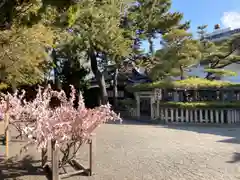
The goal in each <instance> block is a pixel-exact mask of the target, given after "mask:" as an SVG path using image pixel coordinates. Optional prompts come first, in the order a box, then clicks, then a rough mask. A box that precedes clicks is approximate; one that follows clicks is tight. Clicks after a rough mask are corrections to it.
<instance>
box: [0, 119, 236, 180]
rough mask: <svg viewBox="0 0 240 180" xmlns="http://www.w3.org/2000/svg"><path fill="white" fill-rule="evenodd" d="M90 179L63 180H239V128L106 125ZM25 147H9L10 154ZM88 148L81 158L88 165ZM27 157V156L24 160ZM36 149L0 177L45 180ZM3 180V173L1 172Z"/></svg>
mask: <svg viewBox="0 0 240 180" xmlns="http://www.w3.org/2000/svg"><path fill="white" fill-rule="evenodd" d="M96 133H97V139H96V143H97V147H96V152H97V156H96V159H95V161H96V169H95V171H94V175H93V176H92V177H84V176H75V177H71V178H68V179H67V180H78V179H79V180H237V179H238V180H239V179H240V127H236V128H233V127H217V128H216V127H196V126H173V125H172V126H162V125H161V126H160V125H143V124H140V123H136V124H135V123H127V124H123V125H119V124H106V125H102V126H101V127H100V128H99V129H98V130H97V131H96ZM23 144H24V143H22V142H14V143H11V148H10V153H11V155H14V154H17V152H18V150H19V147H18V146H22V145H23ZM86 148H87V147H83V149H81V151H80V152H79V156H78V157H79V158H80V159H81V160H82V162H84V163H87V153H86V152H87V151H86ZM27 154H28V156H27ZM39 155H40V153H37V152H36V150H35V149H29V152H28V153H25V154H22V155H21V156H19V157H18V158H17V159H18V160H19V161H18V162H17V163H15V164H14V163H12V164H11V163H10V165H9V167H8V168H6V167H5V166H4V165H0V169H4V171H3V172H2V177H3V175H5V178H6V179H7V178H8V179H14V178H18V179H21V180H31V179H33V180H44V179H46V177H45V175H44V173H43V172H42V171H41V169H39V168H38V166H39V161H38V160H39ZM0 179H1V174H0Z"/></svg>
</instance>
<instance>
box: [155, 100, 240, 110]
mask: <svg viewBox="0 0 240 180" xmlns="http://www.w3.org/2000/svg"><path fill="white" fill-rule="evenodd" d="M159 105H160V107H172V108H184V109H196V108H206V109H208V108H209V109H210V108H211V109H212V108H223V109H227V108H240V103H233V102H217V101H216V102H213V101H211V102H203V101H202V102H161V103H160V104H159Z"/></svg>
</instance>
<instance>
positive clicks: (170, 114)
mask: <svg viewBox="0 0 240 180" xmlns="http://www.w3.org/2000/svg"><path fill="white" fill-rule="evenodd" d="M159 118H160V119H161V120H163V121H165V122H170V123H173V122H177V123H214V124H224V123H225V124H233V123H239V122H240V110H238V109H204V108H198V109H184V108H170V107H164V108H160V110H159Z"/></svg>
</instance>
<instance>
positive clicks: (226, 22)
mask: <svg viewBox="0 0 240 180" xmlns="http://www.w3.org/2000/svg"><path fill="white" fill-rule="evenodd" d="M221 22H222V24H223V26H224V27H226V28H229V27H230V28H231V29H236V28H240V12H234V11H232V12H224V14H223V16H222V18H221Z"/></svg>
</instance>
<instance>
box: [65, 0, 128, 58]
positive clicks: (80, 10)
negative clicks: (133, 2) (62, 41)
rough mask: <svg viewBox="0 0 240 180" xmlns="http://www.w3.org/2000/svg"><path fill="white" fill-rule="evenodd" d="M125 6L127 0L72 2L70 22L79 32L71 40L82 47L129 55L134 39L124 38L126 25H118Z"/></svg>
mask: <svg viewBox="0 0 240 180" xmlns="http://www.w3.org/2000/svg"><path fill="white" fill-rule="evenodd" d="M125 6H126V4H125V2H124V1H110V0H104V1H101V3H99V2H98V1H90V0H83V1H81V3H79V4H77V5H74V6H71V7H70V8H69V10H68V17H69V21H68V23H69V27H71V28H72V29H73V30H74V31H75V32H77V36H75V39H74V41H72V42H71V43H77V44H78V45H79V48H81V49H82V50H87V49H89V48H93V49H94V50H95V51H96V52H99V53H104V54H107V55H110V56H120V57H122V56H128V55H129V54H130V53H131V48H130V47H131V43H132V41H131V40H128V39H125V38H124V36H123V34H124V29H122V28H120V27H119V25H120V17H121V13H123V10H124V8H126V7H125Z"/></svg>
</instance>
